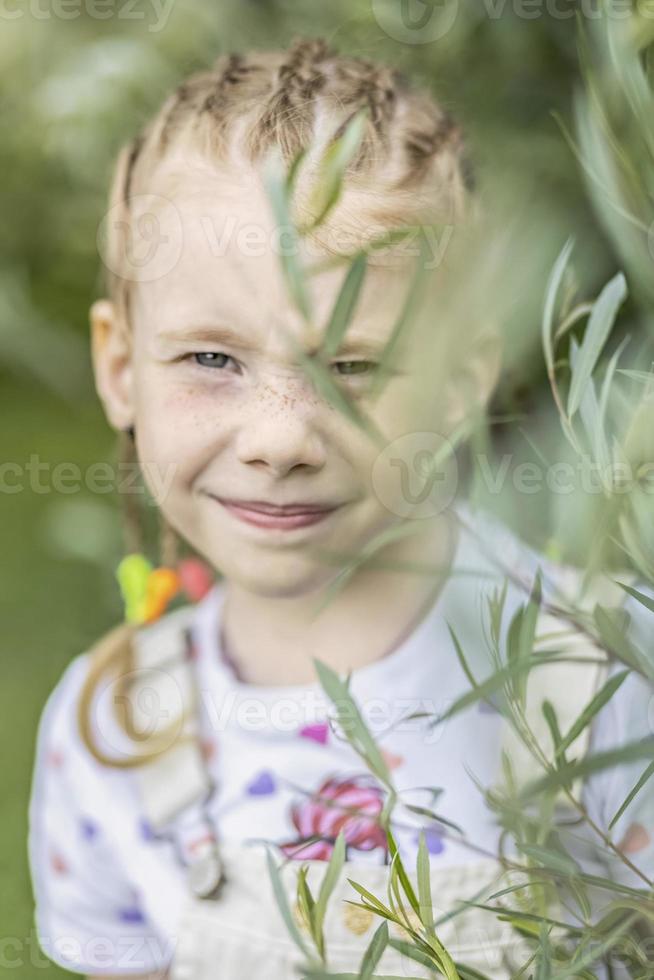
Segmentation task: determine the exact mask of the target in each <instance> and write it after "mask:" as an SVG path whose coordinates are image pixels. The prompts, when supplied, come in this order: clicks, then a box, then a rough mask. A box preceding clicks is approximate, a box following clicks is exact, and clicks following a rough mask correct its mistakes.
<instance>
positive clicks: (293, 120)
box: [249, 37, 334, 161]
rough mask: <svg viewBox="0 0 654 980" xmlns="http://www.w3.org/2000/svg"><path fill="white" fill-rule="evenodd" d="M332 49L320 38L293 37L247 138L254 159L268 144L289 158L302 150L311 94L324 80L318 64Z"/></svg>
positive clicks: (310, 117)
mask: <svg viewBox="0 0 654 980" xmlns="http://www.w3.org/2000/svg"><path fill="white" fill-rule="evenodd" d="M333 55H334V52H333V51H332V49H331V48H330V47H329V45H328V44H327V42H326V41H325V40H324V39H323V38H302V37H298V38H295V39H294V40H293V42H292V43H291V45H290V47H289V51H288V56H287V58H286V59H285V60H284V61H283V62H282V63H281V64H280V65H279V67H278V69H277V76H276V83H275V87H274V89H273V91H272V94H271V95H270V97H269V99H268V102H267V104H266V107H265V109H264V112H263V114H262V115H261V116H260V118H259V120H258V122H257V126H256V128H255V129H254V131H253V133H252V138H251V139H250V141H249V150H250V153H251V155H252V157H253V158H254V159H258V158H259V157H260V156H261V153H262V151H263V150H266V149H268V148H269V147H270V146H271V145H272V144H274V143H277V145H279V146H280V148H281V150H282V153H283V156H284V159H285V160H286V161H289V160H290V159H292V158H293V157H294V156H295V155H296V154H297V153H298V152H299V151H300V150H301V149H303V147H304V145H305V143H306V142H307V140H308V138H309V136H310V135H311V132H312V123H313V119H314V117H315V97H316V95H317V93H318V92H320V91H321V90H322V89H323V88H324V87H325V84H326V82H327V76H326V75H325V73H324V71H322V70H321V68H320V67H319V65H320V64H321V63H322V62H324V61H326V60H327V59H328V58H330V57H332V56H333Z"/></svg>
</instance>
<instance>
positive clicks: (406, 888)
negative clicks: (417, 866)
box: [386, 827, 422, 922]
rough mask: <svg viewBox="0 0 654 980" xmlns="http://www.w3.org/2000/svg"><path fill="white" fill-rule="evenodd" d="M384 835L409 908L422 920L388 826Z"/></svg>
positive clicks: (414, 894) (418, 904)
mask: <svg viewBox="0 0 654 980" xmlns="http://www.w3.org/2000/svg"><path fill="white" fill-rule="evenodd" d="M386 836H387V838H388V849H389V853H390V855H391V858H392V859H393V860H394V861H395V865H396V869H397V876H398V878H399V879H400V882H401V883H402V888H403V889H404V893H405V895H406V897H407V898H408V900H409V904H410V905H411V908H412V909H413V911H414V912H415V913H416V915H417V916H418V918H419V919H420V921H421V922H422V918H421V916H420V903H419V901H418V897H417V895H416V893H415V891H414V890H413V885H412V884H411V881H410V879H409V876H408V874H407V873H406V869H405V867H404V864H403V863H402V855H401V854H400V852H399V849H398V846H397V843H396V841H395V837H394V836H393V831H392V830H391V828H390V827H388V828H387V831H386Z"/></svg>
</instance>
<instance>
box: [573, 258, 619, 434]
mask: <svg viewBox="0 0 654 980" xmlns="http://www.w3.org/2000/svg"><path fill="white" fill-rule="evenodd" d="M626 296H627V283H626V280H625V277H624V275H623V274H622V273H621V272H619V273H618V274H617V275H616V276H614V277H613V279H611V281H610V282H608V283H607V284H606V286H605V287H604V289H603V290H602V292H601V293H600V295H599V297H598V299H597V301H596V302H595V304H594V306H593V312H592V313H591V315H590V319H589V321H588V326H587V327H586V330H585V332H584V339H583V342H582V345H581V347H580V349H579V360H578V363H577V366H576V368H575V370H574V374H573V377H572V383H571V385H570V392H569V394H568V406H567V413H568V418H572V416H573V415H574V414H575V412H576V411H577V409H578V408H579V405H580V403H581V399H582V396H583V393H584V390H585V388H586V385H587V383H588V381H589V379H590V377H591V375H592V373H593V370H594V369H595V365H596V364H597V360H598V358H599V356H600V354H601V352H602V349H603V347H604V345H605V343H606V341H607V339H608V336H609V334H610V332H611V329H612V327H613V324H614V321H615V317H616V314H617V312H618V309H619V308H620V306H621V305H622V303H623V302H624V300H625V298H626Z"/></svg>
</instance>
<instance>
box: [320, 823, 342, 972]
mask: <svg viewBox="0 0 654 980" xmlns="http://www.w3.org/2000/svg"><path fill="white" fill-rule="evenodd" d="M344 863H345V836H344V834H343V831H342V830H341V831H339V834H338V837H337V838H336V842H335V844H334V850H333V851H332V856H331V858H330V859H329V864H328V866H327V871H326V872H325V877H324V878H323V880H322V883H321V885H320V890H319V892H318V899H317V901H316V905H315V909H314V914H313V921H314V927H315V931H316V935H319V936H321V937H322V931H323V924H324V921H325V913H326V912H327V903H328V902H329V898H330V895H331V894H332V892H333V890H334V887H335V885H336V883H337V881H338V879H339V877H340V874H341V871H342V869H343V864H344ZM321 952H322V953H323V955H324V948H322V947H321Z"/></svg>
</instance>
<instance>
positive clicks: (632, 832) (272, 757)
mask: <svg viewBox="0 0 654 980" xmlns="http://www.w3.org/2000/svg"><path fill="white" fill-rule="evenodd" d="M459 513H460V514H461V515H462V516H463V517H464V519H465V520H466V521H467V523H468V524H472V525H473V527H474V529H475V534H473V535H471V534H468V532H467V531H465V530H462V531H461V532H460V537H459V542H458V546H457V552H456V556H455V559H454V563H453V567H452V573H451V575H450V577H449V579H448V582H447V583H446V585H445V586H444V588H443V589H442V591H441V593H440V595H439V597H438V598H437V600H436V602H435V604H434V605H433V606H432V608H431V610H430V611H429V613H428V614H427V615H426V616H425V618H424V619H423V620H422V621H421V622H420V624H419V625H418V626H417V628H415V629H414V631H413V632H412V634H411V635H410V636H409V637H408V638H407V639H406V640H405V641H404V642H403V643H402V644H401V645H400V646H399V647H397V648H396V649H395V650H394V651H393V652H391V653H390V654H388V655H387V656H385V657H383V658H382V659H381V660H378V661H376V662H375V663H372V664H369V665H367V666H365V667H362V668H359V669H357V670H355V671H353V672H352V676H351V681H350V691H351V693H352V695H353V696H354V699H355V700H356V701H357V703H358V704H359V707H360V709H361V711H362V713H363V715H364V718H365V719H366V721H367V723H368V727H369V728H370V730H371V732H372V734H373V735H374V737H375V739H376V741H377V743H378V745H379V747H380V749H381V750H382V751H383V753H384V755H385V758H386V761H387V764H388V765H389V767H390V768H391V771H392V774H393V779H394V783H395V785H396V787H397V788H398V790H400V791H402V800H403V801H404V802H406V803H409V804H417V805H418V806H426V807H429V808H430V809H432V810H435V812H436V813H438V814H439V816H441V817H443V818H444V819H445V820H448V821H451V822H453V823H454V824H455V825H456V826H457V827H458V828H460V831H461V833H458V832H457V831H456V830H454V829H453V828H450V829H449V830H448V828H447V826H446V825H442V827H443V830H442V832H441V831H436V830H434V829H431V830H430V831H428V833H427V835H426V839H427V844H428V847H429V851H430V855H431V861H432V862H433V863H436V862H437V863H439V864H441V865H447V864H449V865H452V864H462V863H465V862H467V861H474V860H478V859H479V857H480V856H483V855H484V854H486V855H488V854H491V855H492V854H495V853H496V852H497V842H498V828H497V827H496V826H495V820H494V817H493V815H492V814H491V813H490V811H489V810H488V809H487V808H486V807H485V805H484V803H483V798H482V796H481V793H480V790H479V788H478V786H477V785H476V782H475V781H478V782H480V783H481V784H482V785H489V784H490V783H491V782H493V780H494V779H495V777H496V775H497V773H498V766H499V753H500V732H501V716H500V715H499V714H498V713H497V712H496V711H495V710H494V709H493V707H492V705H488V704H480V703H477V704H475V705H474V706H471V707H470V708H468V709H466V710H465V711H463V712H461V713H459V714H457V715H454V716H453V717H452V718H451V719H449V720H448V721H446V722H445V723H443V724H442V725H439V726H436V727H435V728H434V727H429V726H428V724H427V723H428V719H427V718H425V717H422V718H414V719H408V720H406V719H407V716H408V715H410V714H413V713H420V712H425V713H427V714H428V715H432V716H433V715H434V714H438V713H442V712H443V711H444V710H445V709H446V708H447V707H448V705H449V704H450V703H451V702H452V701H454V700H455V699H456V698H457V697H459V696H460V695H461V694H463V693H465V692H466V691H468V690H469V682H468V680H467V679H466V677H465V675H464V672H463V670H462V668H461V666H460V664H459V661H458V659H457V657H456V655H455V652H454V646H453V641H452V638H451V635H450V632H449V629H448V624H449V625H450V626H451V627H452V628H453V630H454V631H455V633H456V635H457V637H458V639H459V641H460V643H461V646H462V648H463V649H464V651H465V652H466V655H467V657H468V659H469V662H470V664H471V667H472V669H473V671H476V673H477V677H478V678H483V677H484V675H485V674H488V673H490V672H491V664H490V660H489V655H488V652H487V647H486V638H485V637H486V636H487V635H488V630H489V619H488V605H487V599H488V597H489V596H490V595H491V594H492V593H493V592H494V591H495V590H496V589H497V588H498V585H500V586H501V584H503V581H504V579H503V576H502V574H500V573H499V572H498V570H497V568H496V566H495V565H494V564H493V563H492V562H491V561H489V559H488V558H487V557H486V555H487V549H490V553H495V554H496V555H498V556H499V557H500V558H501V560H502V562H503V563H504V564H505V567H508V568H510V569H511V571H512V573H514V574H517V575H518V576H519V577H520V578H522V579H523V581H524V582H525V583H526V586H527V588H529V587H530V586H531V584H532V582H533V578H534V575H535V572H536V570H537V568H538V567H540V568H541V569H542V570H543V573H544V580H545V583H547V582H548V581H554V580H555V577H556V571H557V569H556V566H555V565H553V564H552V563H550V562H549V561H547V560H546V559H544V558H543V557H542V556H541V555H537V554H536V553H534V552H533V551H531V550H530V549H528V548H527V547H526V546H525V545H524V544H522V543H521V542H519V541H518V540H517V539H516V538H515V537H514V536H513V535H511V534H510V533H509V532H508V531H507V530H506V528H504V527H503V526H501V525H500V524H498V523H497V522H496V521H494V520H492V519H491V518H489V517H488V516H487V515H485V516H482V515H481V514H480V513H479V512H477V513H474V512H472V511H470V510H469V509H468V508H467V507H462V508H461V509H460V510H459ZM477 535H478V536H479V539H480V540H481V541H482V542H483V544H484V547H483V549H481V550H480V547H479V544H478V539H477ZM546 592H547V589H546ZM224 595H225V589H224V583H222V582H220V583H218V584H217V585H216V586H215V587H214V588H213V589H212V591H211V592H210V593H209V594H208V595H207V596H206V597H205V598H204V599H203V600H202V601H201V602H200V603H199V604H198V605H197V607H196V609H195V611H194V617H193V636H194V643H195V648H196V658H197V669H198V671H199V672H200V679H201V685H200V686H201V690H202V692H203V693H202V699H201V708H202V717H201V727H202V730H203V745H204V750H205V758H206V759H207V762H208V766H209V768H210V771H211V774H212V777H213V779H214V781H215V784H216V790H215V792H214V794H213V797H212V799H211V800H210V804H209V809H210V812H211V815H212V817H213V819H214V821H215V826H216V829H217V831H218V835H219V836H220V835H222V836H224V837H225V838H232V839H234V838H236V839H239V840H242V841H244V842H245V841H247V840H253V839H257V840H261V839H265V840H268V841H270V842H274V843H275V844H277V845H283V846H284V847H285V850H286V852H287V853H288V851H289V850H290V849H293V848H297V847H298V844H299V843H300V842H301V841H302V840H303V839H304V838H306V837H309V836H311V835H312V834H316V833H324V834H325V836H326V837H333V836H335V833H333V832H334V817H333V816H332V814H333V813H334V812H335V811H334V810H333V808H332V809H331V810H330V808H329V807H324V806H323V807H321V806H320V805H319V803H318V802H316V800H315V799H313V800H312V799H310V797H311V794H317V793H320V795H321V796H323V797H327V798H329V799H337V800H338V801H339V802H340V803H342V804H344V805H346V806H350V805H351V806H358V807H360V808H361V811H362V814H363V815H362V816H361V818H360V819H359V820H358V821H355V820H354V818H351V819H350V820H349V823H348V826H347V832H346V839H347V840H348V858H349V859H351V860H357V861H362V860H370V861H374V862H377V863H379V862H380V861H381V860H383V847H382V843H381V842H380V841H379V839H378V837H377V836H376V832H375V827H374V821H373V820H371V819H370V816H368V818H366V814H368V815H370V814H375V813H377V812H378V809H379V801H380V796H379V791H378V789H377V787H376V783H375V780H374V779H372V778H371V777H370V774H369V773H368V770H367V769H366V767H365V764H364V763H363V762H362V760H361V759H360V758H359V756H358V755H357V754H356V753H355V752H354V750H353V749H352V748H351V747H350V745H349V743H347V742H346V741H344V740H342V739H339V738H337V737H336V735H335V732H334V731H333V730H332V728H330V726H329V724H328V721H327V717H328V713H329V715H330V716H332V712H331V710H330V706H331V703H330V702H329V700H328V699H327V698H326V696H325V694H324V693H323V691H322V688H321V686H320V684H319V683H318V682H316V683H314V684H305V685H292V686H282V687H263V686H257V685H251V684H244V683H242V682H241V681H240V680H239V679H238V677H237V676H236V674H235V673H234V671H233V669H232V667H231V665H230V663H229V661H228V660H227V658H226V657H225V656H224V653H223V651H222V649H221V646H220V617H221V605H222V602H223V599H224ZM525 600H526V595H525V594H524V593H523V592H522V591H521V590H520V589H519V588H517V587H516V586H515V585H513V584H511V583H509V586H508V591H507V596H506V604H505V613H504V617H503V625H502V630H503V632H504V631H505V630H506V629H507V628H508V623H509V622H510V620H511V618H512V616H513V613H514V612H515V610H516V609H517V607H518V606H519V605H520V604H522V603H524V602H525ZM627 608H629V610H630V612H631V613H632V615H633V617H634V624H635V628H636V633H637V635H638V636H639V638H640V640H641V645H642V646H643V649H646V647H645V643H646V642H647V636H648V627H649V620H648V616H649V614H648V613H647V611H646V610H644V608H643V607H642V606H640V605H639V604H638V603H635V602H632V603H631V604H629V603H627ZM352 642H353V643H356V637H353V640H352ZM647 652H648V655H649V656H651V647H650V650H649V651H647ZM88 657H89V654H88V653H84V654H81V655H79V656H77V657H76V658H75V659H74V660H73V661H72V662H71V663H70V665H69V666H68V668H67V669H66V671H65V672H64V674H63V676H62V677H61V679H60V681H59V682H58V684H57V686H56V688H55V690H54V691H53V693H52V694H51V695H50V698H49V700H48V702H47V705H46V707H45V709H44V712H43V715H42V719H41V723H40V727H39V732H38V742H37V753H36V763H35V771H34V778H33V787H32V798H31V803H30V836H29V852H30V864H31V870H32V878H33V883H34V890H35V896H36V925H37V931H38V935H39V941H40V943H41V945H42V948H43V950H44V952H45V953H46V954H47V955H48V956H49V957H50V958H51V959H53V960H55V961H56V962H57V963H59V964H60V965H61V966H63V967H65V968H67V969H70V970H73V971H78V972H81V973H85V974H86V973H88V974H91V975H102V974H103V973H108V974H116V973H125V974H129V973H143V972H147V971H149V970H155V969H157V968H161V967H162V966H163V965H165V964H166V963H167V962H169V960H170V958H171V956H172V955H173V953H174V949H175V944H176V941H177V929H178V923H179V917H180V911H181V908H182V904H183V902H184V900H185V897H186V889H187V885H186V878H185V874H186V872H185V869H184V866H183V862H182V861H181V860H180V855H179V842H178V843H177V844H174V843H173V842H171V841H170V840H167V839H161V838H158V837H157V836H155V835H154V834H153V832H152V828H151V827H150V826H149V825H148V823H147V821H146V820H145V818H144V815H143V812H142V809H141V807H140V801H139V794H138V788H137V784H136V781H135V777H134V772H133V771H131V770H118V769H109V768H107V767H104V766H102V765H100V764H99V763H98V762H96V761H95V760H94V759H93V758H92V757H91V756H90V754H89V753H88V751H87V750H86V748H85V746H84V744H83V743H82V741H81V740H80V736H79V733H78V729H77V719H76V702H77V696H78V692H79V690H80V686H81V684H82V682H83V680H84V677H85V675H86V671H87V668H88ZM620 669H623V664H621V663H620V662H616V663H615V664H614V665H613V666H612V667H611V668H610V672H611V673H614V672H616V671H618V670H620ZM401 719H405V720H404V721H402V720H401ZM653 728H654V685H652V684H651V683H649V682H647V681H645V680H644V679H643V678H642V676H640V675H637V674H635V673H633V674H631V675H630V676H629V677H628V678H627V680H626V682H624V683H623V685H622V686H621V688H620V689H619V690H618V692H617V694H616V695H615V696H614V697H613V698H612V700H611V701H610V702H609V703H608V705H606V706H605V708H603V709H602V711H601V712H600V713H599V715H598V716H597V717H596V718H595V720H594V722H593V725H592V728H591V751H593V752H594V751H601V750H603V749H605V748H610V747H615V746H619V745H622V744H623V743H625V742H627V741H633V740H635V739H639V738H644V737H646V736H650V735H651V734H652V730H653ZM646 764H647V763H646V762H643V761H638V762H635V763H632V764H630V765H629V766H628V767H622V768H621V769H612V770H604V771H602V772H599V773H596V774H594V775H593V776H591V777H590V778H589V779H588V780H587V781H586V784H585V787H584V796H583V799H584V802H585V804H586V806H587V808H588V810H589V812H590V815H591V816H592V818H593V819H594V820H595V821H596V822H597V823H598V824H599V825H600V826H601V827H603V828H606V827H607V825H608V822H609V821H610V819H611V817H612V816H613V814H614V813H615V812H616V810H617V809H618V807H619V806H620V805H621V803H622V802H623V800H624V798H625V797H626V795H627V793H628V792H629V790H630V789H631V788H632V786H633V785H634V784H635V783H636V781H637V779H638V778H639V776H640V775H641V773H642V771H643V770H644V769H645V766H646ZM473 777H474V778H473ZM429 787H433V788H434V790H439V791H440V792H437V793H431V792H430V791H429V789H428V788H429ZM653 797H654V793H652V790H651V788H650V787H645V789H644V790H642V791H641V792H640V793H639V794H638V796H637V797H636V798H635V799H634V801H633V802H632V804H631V805H630V806H629V808H628V809H627V811H626V812H625V813H624V814H623V816H622V817H621V818H620V820H619V821H618V823H617V825H616V826H615V827H614V829H613V832H612V836H613V839H614V840H615V841H617V842H621V844H622V846H623V847H624V848H625V851H626V852H627V853H628V855H629V857H630V859H631V860H632V861H633V862H634V863H636V864H638V866H639V867H640V868H641V869H642V870H643V871H644V872H645V873H646V874H648V875H649V876H650V878H651V877H654V846H653V838H654V799H653ZM423 823H424V821H423V819H422V818H421V817H420V816H418V815H417V814H415V813H412V812H411V811H407V810H406V809H405V808H402V814H401V818H398V823H396V825H395V833H396V837H397V839H398V843H399V846H400V850H401V852H402V855H403V857H404V858H405V859H406V861H407V862H408V864H409V866H410V867H414V866H415V854H416V849H417V842H418V828H419V827H420V826H421V825H422V824H423ZM431 826H432V828H433V824H432V825H431ZM439 826H441V825H439ZM180 839H182V840H184V846H187V845H188V846H192V844H193V841H189V840H188V839H184V837H183V834H182V836H181V838H180ZM330 853H331V847H330V845H329V843H328V842H327V843H323V844H318V845H313V846H311V847H309V848H305V849H304V850H299V851H298V853H297V857H298V858H299V859H302V858H305V859H309V858H329V856H330ZM612 874H613V875H614V877H615V878H616V879H617V880H620V881H622V882H623V883H625V884H629V885H633V886H634V887H642V881H641V880H640V879H639V878H638V877H637V876H636V875H635V874H634V873H633V872H631V871H630V870H629V869H628V868H626V867H625V866H624V865H623V864H622V863H621V862H620V861H618V860H616V861H615V862H614V866H613V867H612Z"/></svg>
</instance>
